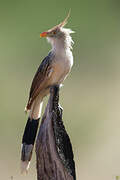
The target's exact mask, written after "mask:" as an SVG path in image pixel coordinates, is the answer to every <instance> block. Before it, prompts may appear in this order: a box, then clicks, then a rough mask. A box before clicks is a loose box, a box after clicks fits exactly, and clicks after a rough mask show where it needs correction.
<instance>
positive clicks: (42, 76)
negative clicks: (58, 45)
mask: <svg viewBox="0 0 120 180" xmlns="http://www.w3.org/2000/svg"><path fill="white" fill-rule="evenodd" d="M52 59H53V54H52V52H50V53H49V54H48V56H46V57H45V58H44V59H43V61H42V63H41V64H40V66H39V68H38V70H37V72H36V74H35V76H34V78H33V81H32V85H31V88H30V93H29V99H28V103H27V107H26V109H27V110H28V109H30V108H31V105H32V103H33V101H34V99H35V98H36V97H37V96H38V94H39V93H40V91H42V90H43V89H44V88H47V87H48V85H49V84H48V79H49V78H50V76H51V72H52V71H53V69H52V66H51V65H52Z"/></svg>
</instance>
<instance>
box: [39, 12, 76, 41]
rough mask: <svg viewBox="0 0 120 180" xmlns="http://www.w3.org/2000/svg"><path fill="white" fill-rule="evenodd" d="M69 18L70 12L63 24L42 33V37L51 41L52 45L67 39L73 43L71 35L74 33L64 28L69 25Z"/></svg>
mask: <svg viewBox="0 0 120 180" xmlns="http://www.w3.org/2000/svg"><path fill="white" fill-rule="evenodd" d="M69 16H70V11H69V13H68V15H67V17H66V18H65V20H64V21H63V22H61V23H60V24H58V25H56V26H54V27H53V28H51V29H49V30H48V31H45V32H43V33H41V34H40V37H46V38H47V39H48V41H50V42H51V43H52V44H53V42H56V41H58V40H63V41H65V40H66V39H67V40H68V39H70V41H71V42H72V39H71V36H70V33H74V31H72V30H71V29H67V28H64V26H65V25H66V24H67V20H68V18H69Z"/></svg>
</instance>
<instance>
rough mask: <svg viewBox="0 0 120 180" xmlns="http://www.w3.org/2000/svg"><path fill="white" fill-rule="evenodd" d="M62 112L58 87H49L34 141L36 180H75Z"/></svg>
mask: <svg viewBox="0 0 120 180" xmlns="http://www.w3.org/2000/svg"><path fill="white" fill-rule="evenodd" d="M62 111H63V110H62V108H61V107H60V106H59V87H58V86H54V87H51V89H50V98H49V101H48V104H47V107H46V110H45V113H44V115H43V118H42V122H41V125H40V129H39V133H38V137H37V141H36V159H37V180H76V175H75V163H74V157H73V151H72V146H71V142H70V139H69V136H68V134H67V132H66V130H65V127H64V125H63V121H62Z"/></svg>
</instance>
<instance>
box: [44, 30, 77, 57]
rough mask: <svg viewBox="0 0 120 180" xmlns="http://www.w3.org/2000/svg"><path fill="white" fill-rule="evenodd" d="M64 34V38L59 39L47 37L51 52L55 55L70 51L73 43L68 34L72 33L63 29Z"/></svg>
mask: <svg viewBox="0 0 120 180" xmlns="http://www.w3.org/2000/svg"><path fill="white" fill-rule="evenodd" d="M64 32H65V36H64V37H61V38H53V37H47V40H48V42H50V44H51V45H52V50H53V51H54V52H55V53H57V54H61V53H63V52H67V51H71V49H72V44H73V43H74V42H73V40H72V38H71V36H70V33H71V32H73V31H71V30H70V29H65V28H64Z"/></svg>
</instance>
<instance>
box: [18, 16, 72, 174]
mask: <svg viewBox="0 0 120 180" xmlns="http://www.w3.org/2000/svg"><path fill="white" fill-rule="evenodd" d="M68 17H69V14H68V16H67V17H66V18H65V20H64V21H63V22H62V23H60V24H59V25H57V26H55V27H53V28H52V29H50V30H48V31H45V32H43V33H41V34H40V37H46V38H47V40H48V42H50V43H51V45H52V49H51V51H50V52H49V54H48V56H46V57H45V58H44V59H43V61H42V63H41V64H40V66H39V68H38V70H37V72H36V74H35V76H34V78H33V81H32V85H31V88H30V93H29V99H28V103H27V106H26V108H25V111H26V112H27V111H29V117H28V121H27V124H26V127H25V131H24V135H23V139H22V155H21V161H22V163H21V171H22V172H24V171H26V172H27V170H28V168H29V164H30V160H31V156H32V151H33V146H34V141H35V137H36V133H37V129H38V124H39V119H40V116H41V108H42V102H43V98H44V97H45V96H46V95H48V94H49V90H50V87H51V86H52V85H60V84H61V83H62V82H63V81H64V80H65V78H66V77H67V75H68V74H69V72H70V70H71V67H72V65H73V55H72V51H71V49H72V44H73V40H72V38H71V36H70V34H71V33H73V31H72V30H71V29H67V28H64V26H65V25H66V23H67V19H68ZM23 146H24V147H23Z"/></svg>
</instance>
